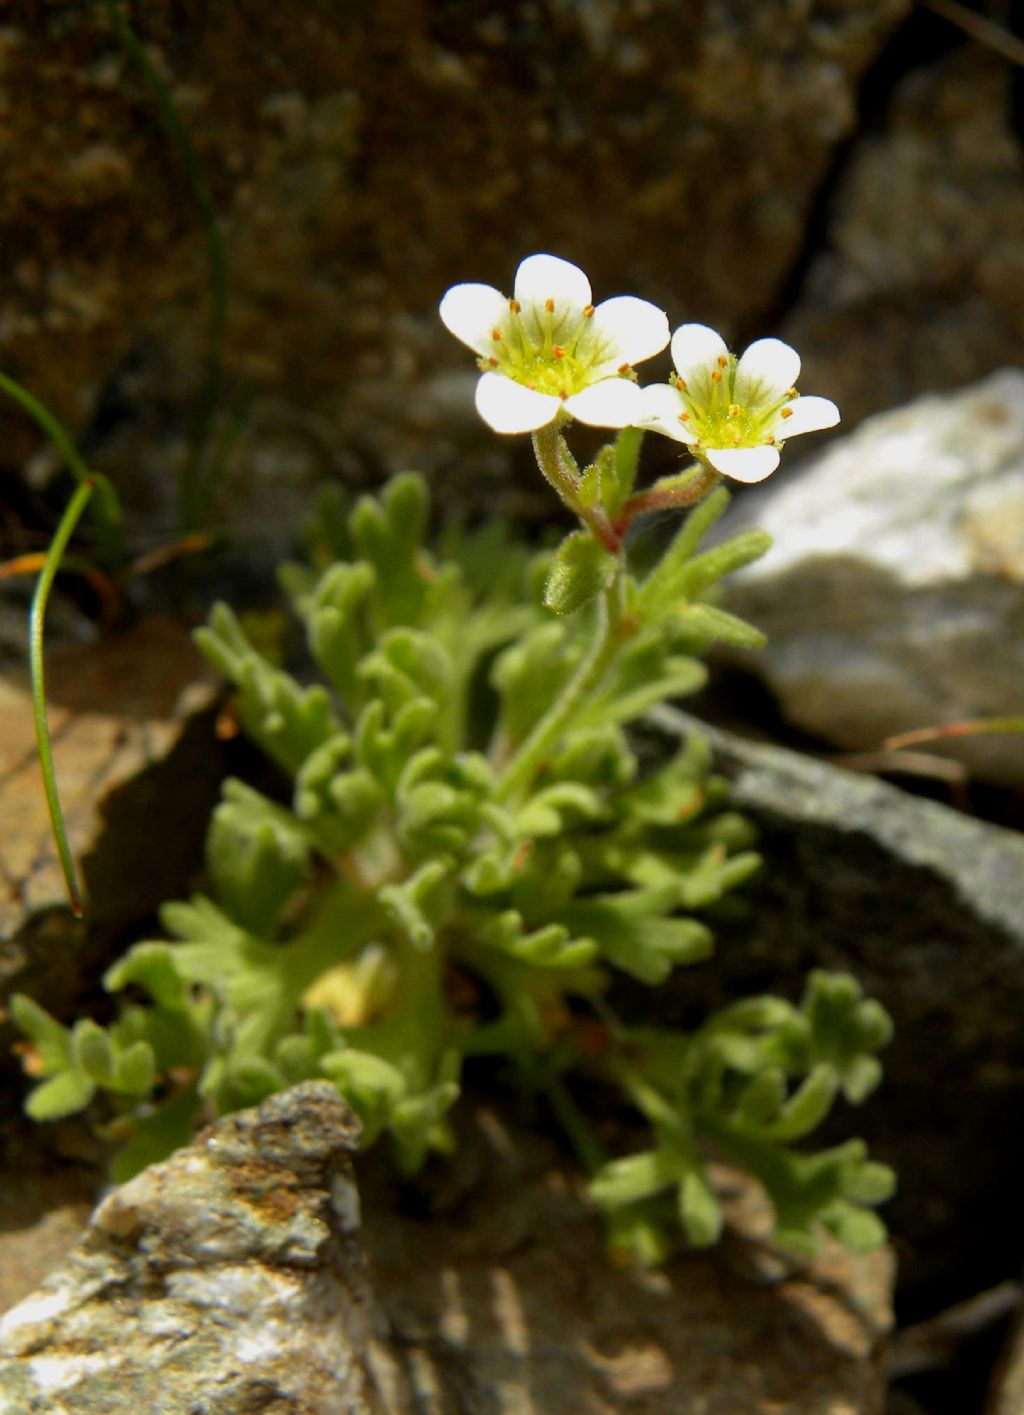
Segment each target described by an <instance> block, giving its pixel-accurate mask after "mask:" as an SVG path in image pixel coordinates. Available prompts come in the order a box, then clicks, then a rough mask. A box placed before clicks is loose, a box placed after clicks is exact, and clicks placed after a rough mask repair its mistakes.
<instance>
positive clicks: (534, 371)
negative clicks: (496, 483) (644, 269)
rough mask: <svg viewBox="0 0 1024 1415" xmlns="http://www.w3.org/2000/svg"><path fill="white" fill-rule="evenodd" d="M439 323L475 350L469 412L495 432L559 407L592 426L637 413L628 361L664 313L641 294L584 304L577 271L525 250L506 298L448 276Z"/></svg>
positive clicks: (661, 331)
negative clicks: (476, 374)
mask: <svg viewBox="0 0 1024 1415" xmlns="http://www.w3.org/2000/svg"><path fill="white" fill-rule="evenodd" d="M440 313H441V318H442V320H443V321H444V323H445V325H446V326H447V328H448V329H449V330H450V331H451V333H452V334H454V335H455V337H456V338H457V339H461V340H462V342H463V343H464V344H468V345H469V347H470V348H471V349H473V350H475V351H476V353H477V354H479V356H480V359H479V363H480V368H481V369H482V370H483V377H482V378H481V379H480V381H479V383H478V384H477V386H476V406H477V411H478V412H479V414H480V416H481V417H482V418H483V420H484V422H486V423H489V424H490V426H491V427H492V428H493V429H494V430H495V432H534V431H536V430H537V429H538V428H542V427H546V426H547V425H548V424H549V423H551V422H554V421H555V420H556V419H558V418H560V417H561V415H563V414H568V415H569V416H570V417H574V418H578V419H579V421H580V422H581V423H589V424H590V425H591V426H593V427H629V426H630V425H631V424H633V423H636V422H637V420H638V419H639V418H640V416H641V412H642V398H641V393H640V389H639V388H638V387H637V385H636V383H635V381H634V379H633V377H632V365H633V364H635V363H638V362H639V361H640V360H641V359H649V358H651V357H653V355H655V354H658V353H660V352H661V350H662V349H664V347H665V345H666V344H667V343H668V336H669V327H668V319H667V318H666V316H665V314H664V313H663V311H662V310H659V309H658V308H657V307H656V306H655V305H652V304H649V303H648V302H647V300H640V299H636V298H635V297H634V296H632V295H618V296H616V297H615V298H614V299H611V300H605V301H603V303H601V304H599V305H596V306H595V305H594V304H592V303H591V292H590V281H589V280H588V279H587V277H586V276H585V275H584V273H583V271H582V270H580V269H579V268H578V267H577V266H575V265H571V264H570V263H569V261H567V260H560V259H559V258H558V257H557V256H553V255H532V256H529V257H527V259H526V260H524V261H523V263H522V264H521V265H520V267H519V269H518V270H517V271H516V282H515V291H514V295H513V298H512V299H511V300H510V299H508V298H506V296H504V295H502V294H501V292H500V291H498V290H495V289H494V288H493V286H491V285H476V284H468V285H453V286H452V288H451V289H450V290H449V291H448V293H447V294H446V295H445V297H444V299H443V300H442V301H441V311H440Z"/></svg>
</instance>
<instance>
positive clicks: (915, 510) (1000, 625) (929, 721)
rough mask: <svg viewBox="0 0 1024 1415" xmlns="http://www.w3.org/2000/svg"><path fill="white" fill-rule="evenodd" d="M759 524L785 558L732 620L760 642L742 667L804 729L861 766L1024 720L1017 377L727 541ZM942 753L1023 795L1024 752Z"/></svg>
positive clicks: (771, 490)
mask: <svg viewBox="0 0 1024 1415" xmlns="http://www.w3.org/2000/svg"><path fill="white" fill-rule="evenodd" d="M751 525H759V526H763V527H764V528H765V529H766V530H767V531H769V532H770V534H771V535H772V536H773V538H774V541H775V544H774V546H773V547H772V549H771V550H770V551H769V553H768V555H767V556H766V557H765V558H764V559H763V560H761V561H759V562H758V563H757V564H756V565H753V566H751V567H749V569H748V570H746V571H745V572H743V574H742V575H739V576H737V577H736V578H735V580H734V581H732V582H731V586H730V589H729V591H728V598H729V603H730V605H731V606H732V608H734V609H735V610H736V611H737V612H738V613H740V614H743V615H745V616H746V617H748V618H749V619H751V620H752V621H753V622H754V623H755V624H757V625H758V626H759V627H760V628H761V629H763V630H764V631H765V633H766V634H767V635H768V646H767V648H766V649H764V650H763V651H762V652H761V653H759V654H756V655H752V654H748V655H745V657H744V666H745V667H746V668H748V669H750V670H752V671H754V672H756V673H758V674H760V675H761V676H762V677H763V678H764V680H765V682H766V683H767V684H768V686H769V688H770V689H771V691H772V692H773V693H774V694H775V696H776V697H777V699H778V701H779V705H780V707H781V710H782V712H783V714H784V716H785V717H786V718H788V719H789V721H791V722H793V723H794V724H795V725H796V726H798V727H800V728H801V729H803V730H804V731H805V732H809V733H812V734H814V735H815V736H818V737H821V738H824V739H825V740H826V741H831V742H835V743H836V744H837V745H839V746H841V747H846V748H850V749H860V748H874V747H877V746H878V745H879V744H880V743H881V741H882V740H883V739H884V738H885V737H886V736H888V735H890V734H893V733H898V732H903V731H906V730H909V729H912V728H917V727H925V726H930V725H933V724H937V723H945V722H954V721H957V720H960V719H964V718H978V717H990V716H999V715H1006V714H1014V713H1020V712H1022V711H1024V689H1022V684H1024V372H1020V371H1018V370H1011V369H1006V370H1003V371H1002V372H1000V373H996V374H993V375H992V376H991V377H990V378H988V379H986V380H985V381H984V382H982V383H979V384H977V385H975V386H973V387H971V388H967V389H964V390H962V391H960V392H957V393H952V394H944V395H935V396H928V397H924V398H920V399H918V400H916V401H915V402H914V403H911V404H909V405H908V406H907V407H905V408H900V409H898V410H896V411H894V412H890V413H884V414H878V415H877V416H876V417H874V418H871V419H870V420H869V421H868V422H866V423H865V424H863V425H862V426H861V427H860V428H858V429H857V431H855V432H854V433H852V434H851V435H850V436H849V437H846V438H844V439H843V440H842V441H840V442H838V443H837V444H836V445H835V446H833V447H832V448H830V449H829V450H828V451H827V452H826V453H824V454H823V455H822V456H821V457H819V458H818V459H816V460H815V461H813V462H811V463H809V464H806V465H804V466H802V467H798V468H794V469H791V470H786V469H785V468H784V469H783V471H781V472H780V473H779V474H778V476H777V478H775V479H773V480H772V481H769V482H767V483H765V484H764V486H763V487H759V488H757V489H756V490H755V491H753V492H751V493H749V494H745V495H744V496H743V499H742V501H741V502H740V503H739V505H737V506H736V507H734V508H733V511H732V512H731V513H730V515H729V516H728V517H727V518H726V520H725V523H724V529H725V531H733V530H738V529H740V528H742V527H746V526H751ZM929 750H931V748H929ZM935 750H942V751H948V752H949V753H950V754H955V755H956V756H957V758H958V759H960V760H962V761H963V762H965V763H966V764H967V766H968V767H969V768H970V769H971V771H973V772H975V773H977V774H978V775H979V776H982V777H985V778H988V779H991V780H994V781H998V782H1003V783H1006V784H1010V785H1014V786H1022V785H1024V737H1021V736H1015V735H1001V736H995V735H986V736H982V737H974V738H967V739H964V740H963V741H961V742H957V743H956V744H954V745H948V746H947V745H946V744H943V746H942V747H941V748H938V747H937V748H936V749H935Z"/></svg>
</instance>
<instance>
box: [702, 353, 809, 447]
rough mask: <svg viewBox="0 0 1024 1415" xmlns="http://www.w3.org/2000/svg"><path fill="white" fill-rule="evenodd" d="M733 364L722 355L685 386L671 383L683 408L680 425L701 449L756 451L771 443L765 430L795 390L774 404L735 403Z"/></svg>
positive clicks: (767, 431) (731, 358)
mask: <svg viewBox="0 0 1024 1415" xmlns="http://www.w3.org/2000/svg"><path fill="white" fill-rule="evenodd" d="M736 363H737V359H736V355H735V354H730V355H729V356H728V357H726V356H725V355H724V354H723V355H721V356H720V357H719V359H718V361H717V364H716V365H715V366H714V367H713V368H712V369H711V370H710V371H702V372H701V374H700V375H699V376H698V377H696V378H693V379H691V380H690V382H689V383H687V382H685V381H684V380H683V379H681V378H676V380H675V384H676V387H677V388H678V390H679V392H680V393H681V394H682V395H683V402H684V403H685V405H686V406H685V411H684V412H683V413H682V415H681V421H682V422H684V423H685V424H686V425H687V427H689V428H690V429H691V430H692V431H693V433H694V434H695V435H696V437H697V438H698V439H699V442H700V444H701V445H702V446H704V447H716V448H723V449H724V448H729V447H760V446H762V445H763V444H764V443H766V442H774V441H775V438H774V436H773V435H772V434H771V433H770V432H769V428H771V427H773V426H774V424H775V422H776V420H777V419H778V416H779V409H780V408H781V407H782V404H783V403H784V402H786V400H787V399H788V398H790V397H793V396H795V394H796V390H795V389H790V391H789V392H788V393H787V394H786V397H785V398H782V399H779V400H777V401H776V402H772V403H753V404H749V403H748V404H741V403H737V402H736V398H735V393H736Z"/></svg>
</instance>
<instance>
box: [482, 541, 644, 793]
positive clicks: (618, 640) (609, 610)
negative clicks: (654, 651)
mask: <svg viewBox="0 0 1024 1415" xmlns="http://www.w3.org/2000/svg"><path fill="white" fill-rule="evenodd" d="M624 590H625V571H624V568H623V566H622V564H621V562H620V564H619V565H618V566H617V567H616V570H615V576H614V578H613V579H612V582H611V584H610V585H608V587H607V588H606V589H605V591H604V593H603V595H602V596H601V598H600V599H599V600H598V620H597V633H596V634H595V636H594V641H593V643H592V644H591V646H590V650H589V652H588V653H586V654H585V655H584V657H583V661H582V662H581V663H580V665H579V667H578V668H577V669H576V672H575V673H574V674H573V676H572V677H571V678H570V680H569V682H568V683H567V684H566V685H565V687H564V688H563V689H562V692H561V693H560V694H559V696H558V697H557V698H556V699H555V701H554V702H553V703H552V704H551V706H550V707H549V708H548V710H547V712H546V713H545V714H544V716H543V717H542V718H541V719H540V721H539V722H537V723H536V725H535V726H534V728H533V731H532V732H531V733H530V735H529V736H528V737H527V739H526V741H525V742H523V744H522V745H521V746H520V748H519V750H518V751H517V752H516V753H515V755H514V756H513V757H512V759H511V760H510V761H509V762H508V764H507V765H506V767H505V770H504V771H503V772H502V774H501V776H500V777H499V778H498V783H497V786H496V788H495V799H496V800H497V801H508V800H509V799H510V798H511V797H514V796H515V795H516V794H517V793H518V792H519V791H521V790H523V788H524V787H526V786H528V785H529V783H530V780H531V778H532V777H533V776H534V775H535V773H536V772H537V769H538V768H539V767H540V766H541V764H542V763H543V761H544V758H545V756H546V755H547V753H548V752H549V751H550V750H551V748H552V747H553V746H554V744H555V743H556V742H557V741H558V738H559V737H560V736H561V735H562V733H563V732H564V731H565V729H566V727H567V726H568V725H569V723H570V722H571V721H572V719H573V717H575V716H576V714H577V712H578V711H579V709H580V707H581V705H582V704H583V703H584V702H585V701H586V699H587V698H588V697H589V696H590V694H591V693H592V692H593V691H594V689H595V688H596V687H597V686H598V684H599V683H600V682H601V680H602V678H603V677H604V675H605V673H606V672H607V671H608V669H609V668H610V666H611V664H612V662H613V660H614V658H615V656H616V654H617V653H618V651H619V648H620V646H621V644H622V641H623V637H624V635H623V594H624Z"/></svg>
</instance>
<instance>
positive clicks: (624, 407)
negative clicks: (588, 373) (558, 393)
mask: <svg viewBox="0 0 1024 1415" xmlns="http://www.w3.org/2000/svg"><path fill="white" fill-rule="evenodd" d="M562 407H563V408H564V409H565V411H566V412H567V413H571V414H572V416H573V417H574V418H578V419H579V421H580V422H581V423H587V424H588V426H590V427H630V426H631V425H632V424H634V423H635V422H636V421H637V419H638V418H639V417H640V416H641V415H642V412H643V400H642V398H641V394H640V389H639V388H638V387H637V385H636V384H635V383H633V382H632V380H631V379H628V378H602V379H600V380H599V382H597V383H591V384H590V385H589V387H587V388H583V389H581V390H580V392H579V393H574V394H573V395H572V397H571V398H567V399H566V400H565V402H564V403H563V404H562Z"/></svg>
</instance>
